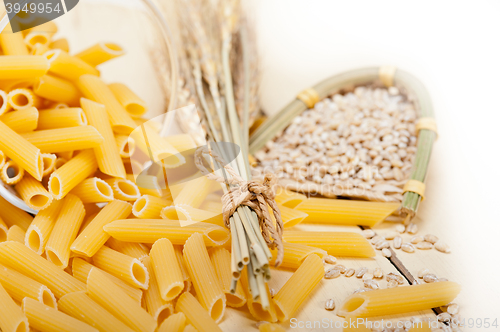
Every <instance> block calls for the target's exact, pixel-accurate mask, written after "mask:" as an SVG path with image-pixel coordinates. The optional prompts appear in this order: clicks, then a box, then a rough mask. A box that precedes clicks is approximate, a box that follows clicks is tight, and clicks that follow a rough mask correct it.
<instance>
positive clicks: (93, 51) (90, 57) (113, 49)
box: [75, 42, 125, 66]
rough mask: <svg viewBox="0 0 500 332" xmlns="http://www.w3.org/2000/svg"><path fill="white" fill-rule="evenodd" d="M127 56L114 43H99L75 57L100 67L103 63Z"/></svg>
mask: <svg viewBox="0 0 500 332" xmlns="http://www.w3.org/2000/svg"><path fill="white" fill-rule="evenodd" d="M124 54H125V51H124V50H123V49H122V48H121V47H120V46H119V45H117V44H114V43H104V42H101V43H97V44H95V45H93V46H91V47H89V48H87V49H86V50H83V51H81V52H80V53H78V54H76V55H75V56H76V57H77V58H79V59H82V60H83V61H85V62H86V63H88V64H90V65H92V66H98V65H100V64H101V63H103V62H106V61H109V60H111V59H114V58H117V57H119V56H122V55H124Z"/></svg>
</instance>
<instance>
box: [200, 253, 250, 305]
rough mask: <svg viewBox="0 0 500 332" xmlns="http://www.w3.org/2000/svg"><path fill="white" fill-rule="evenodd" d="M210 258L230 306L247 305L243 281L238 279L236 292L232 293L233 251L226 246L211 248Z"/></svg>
mask: <svg viewBox="0 0 500 332" xmlns="http://www.w3.org/2000/svg"><path fill="white" fill-rule="evenodd" d="M208 254H209V256H210V260H211V261H212V265H213V267H214V270H215V274H216V275H217V279H218V280H219V282H220V284H221V287H222V291H223V292H224V294H225V295H226V304H227V305H228V306H230V307H234V308H238V307H242V306H243V305H245V303H246V302H247V299H246V296H245V292H244V291H243V287H241V282H240V281H238V283H237V285H236V292H235V293H234V294H233V293H231V291H230V289H231V280H232V273H231V253H230V252H229V251H227V250H226V249H224V248H220V247H218V248H211V249H210V250H209V252H208Z"/></svg>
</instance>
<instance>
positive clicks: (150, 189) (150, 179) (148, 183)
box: [127, 174, 163, 198]
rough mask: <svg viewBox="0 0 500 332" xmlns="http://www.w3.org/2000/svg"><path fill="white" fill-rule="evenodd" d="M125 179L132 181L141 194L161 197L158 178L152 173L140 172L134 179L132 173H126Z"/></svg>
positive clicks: (161, 191)
mask: <svg viewBox="0 0 500 332" xmlns="http://www.w3.org/2000/svg"><path fill="white" fill-rule="evenodd" d="M127 180H129V181H132V182H134V183H135V184H136V185H137V188H139V191H140V193H141V194H142V195H151V196H155V197H159V198H162V197H163V189H162V188H161V187H160V185H159V183H158V178H157V177H156V176H154V175H143V174H141V175H140V176H138V177H137V178H136V179H134V175H132V174H127Z"/></svg>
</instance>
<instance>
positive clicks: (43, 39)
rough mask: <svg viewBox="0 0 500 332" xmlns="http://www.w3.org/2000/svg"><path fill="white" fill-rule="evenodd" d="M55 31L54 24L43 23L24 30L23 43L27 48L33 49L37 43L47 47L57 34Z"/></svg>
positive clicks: (50, 22)
mask: <svg viewBox="0 0 500 332" xmlns="http://www.w3.org/2000/svg"><path fill="white" fill-rule="evenodd" d="M57 30H58V29H57V25H56V24H55V23H54V22H52V21H48V22H45V23H43V24H40V25H37V26H35V27H33V28H30V29H26V30H24V31H23V33H24V42H25V43H26V45H28V47H33V45H35V44H37V43H41V44H45V45H49V44H50V41H51V40H52V36H53V35H54V34H56V33H57Z"/></svg>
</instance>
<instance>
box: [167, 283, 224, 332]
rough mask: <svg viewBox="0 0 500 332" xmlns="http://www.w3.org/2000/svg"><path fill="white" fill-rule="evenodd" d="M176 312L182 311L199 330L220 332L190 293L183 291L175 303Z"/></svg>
mask: <svg viewBox="0 0 500 332" xmlns="http://www.w3.org/2000/svg"><path fill="white" fill-rule="evenodd" d="M175 311H176V312H182V313H183V314H184V315H185V316H186V318H187V320H188V321H189V322H190V323H191V324H192V325H193V326H194V327H195V328H196V329H198V331H200V332H217V331H219V332H222V330H221V329H220V327H219V326H218V325H217V324H216V322H215V321H214V320H213V319H212V317H210V315H209V314H208V312H207V311H206V310H205V309H204V308H203V307H202V306H201V304H200V303H199V302H198V301H197V300H196V299H195V298H194V296H193V295H191V293H183V294H182V295H181V296H180V297H179V299H178V300H177V303H176V305H175Z"/></svg>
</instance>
